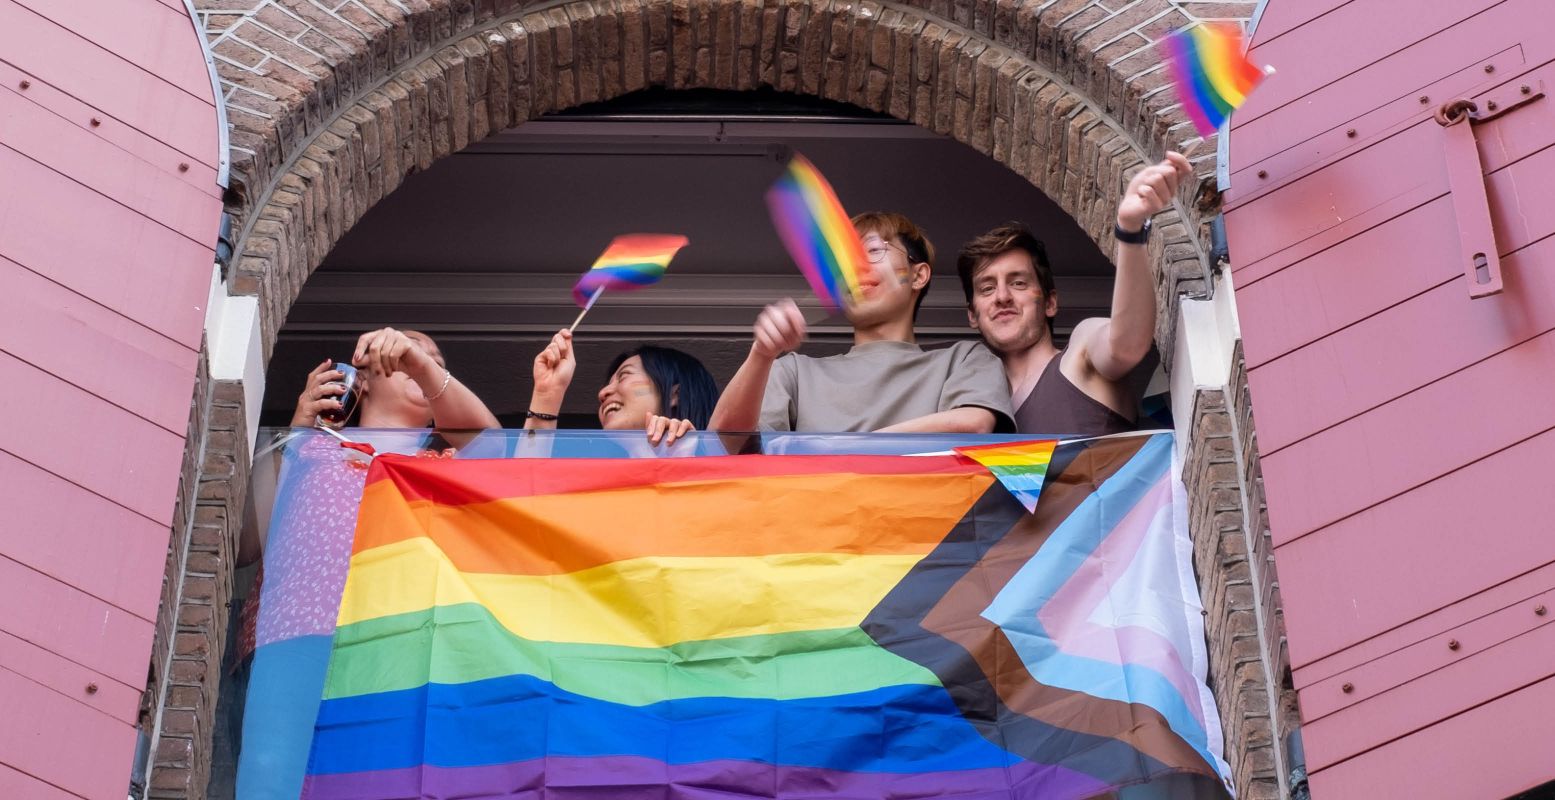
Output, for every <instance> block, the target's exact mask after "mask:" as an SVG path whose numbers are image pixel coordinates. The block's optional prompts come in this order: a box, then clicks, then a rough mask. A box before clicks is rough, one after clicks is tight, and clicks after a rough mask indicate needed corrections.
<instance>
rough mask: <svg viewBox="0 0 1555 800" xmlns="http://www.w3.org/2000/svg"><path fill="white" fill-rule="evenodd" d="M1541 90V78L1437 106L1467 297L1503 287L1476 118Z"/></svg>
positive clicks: (1498, 112)
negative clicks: (1466, 281)
mask: <svg viewBox="0 0 1555 800" xmlns="http://www.w3.org/2000/svg"><path fill="white" fill-rule="evenodd" d="M1543 96H1544V84H1543V83H1539V82H1535V83H1525V84H1519V85H1511V86H1505V87H1502V88H1501V89H1500V90H1498V91H1496V92H1494V93H1492V94H1491V95H1490V96H1489V97H1487V98H1482V99H1481V101H1480V102H1479V103H1476V102H1475V101H1473V100H1469V99H1466V98H1465V99H1458V100H1453V101H1451V102H1448V103H1444V104H1443V105H1442V107H1441V108H1439V109H1437V110H1436V121H1437V123H1438V124H1440V125H1441V126H1442V131H1443V137H1444V138H1443V143H1442V149H1443V152H1444V154H1445V155H1446V157H1447V185H1448V188H1449V189H1450V190H1451V192H1452V209H1453V215H1454V216H1455V217H1456V218H1457V220H1458V247H1459V252H1460V254H1461V257H1462V259H1463V262H1462V263H1463V271H1464V274H1465V275H1467V276H1468V279H1469V297H1474V298H1477V297H1489V296H1490V295H1494V294H1500V293H1501V289H1502V285H1501V256H1500V253H1499V251H1497V250H1496V230H1495V225H1494V224H1493V223H1492V222H1491V219H1490V198H1489V197H1488V196H1487V194H1486V192H1485V170H1484V167H1483V166H1482V165H1481V164H1480V160H1479V146H1478V144H1477V143H1476V142H1475V140H1474V124H1475V123H1479V122H1485V121H1487V120H1491V119H1494V118H1496V117H1499V116H1501V115H1502V114H1505V113H1506V112H1508V111H1511V110H1512V109H1514V108H1517V107H1518V106H1521V105H1523V104H1525V103H1529V102H1532V101H1534V100H1537V99H1539V98H1540V97H1543Z"/></svg>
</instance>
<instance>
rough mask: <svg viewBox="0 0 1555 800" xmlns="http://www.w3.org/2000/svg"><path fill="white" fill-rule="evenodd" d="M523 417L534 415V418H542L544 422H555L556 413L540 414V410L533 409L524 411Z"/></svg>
mask: <svg viewBox="0 0 1555 800" xmlns="http://www.w3.org/2000/svg"><path fill="white" fill-rule="evenodd" d="M524 417H525V418H526V419H527V418H529V417H534V418H535V419H538V420H544V421H546V422H555V421H556V415H555V414H541V413H540V412H538V411H533V410H531V411H527V412H525V413H524Z"/></svg>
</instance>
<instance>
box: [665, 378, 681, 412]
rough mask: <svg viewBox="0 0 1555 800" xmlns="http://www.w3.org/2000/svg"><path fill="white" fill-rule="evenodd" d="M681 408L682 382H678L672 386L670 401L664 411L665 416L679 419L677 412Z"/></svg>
mask: <svg viewBox="0 0 1555 800" xmlns="http://www.w3.org/2000/svg"><path fill="white" fill-rule="evenodd" d="M679 408H680V384H678V383H677V384H675V385H674V386H671V387H670V401H669V404H668V405H667V406H666V407H665V409H664V411H665V412H666V413H665V414H664V416H666V417H674V418H676V419H679V415H678V414H676V413H675V412H676V411H677V410H678V409H679Z"/></svg>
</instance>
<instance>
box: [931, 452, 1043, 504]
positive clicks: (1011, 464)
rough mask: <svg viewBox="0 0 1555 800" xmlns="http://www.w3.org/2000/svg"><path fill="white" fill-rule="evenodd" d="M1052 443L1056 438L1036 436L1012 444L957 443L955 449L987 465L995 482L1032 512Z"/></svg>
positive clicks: (1038, 494)
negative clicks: (1034, 438)
mask: <svg viewBox="0 0 1555 800" xmlns="http://www.w3.org/2000/svg"><path fill="white" fill-rule="evenodd" d="M1056 447H1058V440H1057V439H1038V440H1035V441H1030V442H1015V443H1013V444H985V445H978V446H975V447H957V448H956V452H957V453H959V454H960V455H963V456H966V457H967V458H970V459H972V460H973V461H976V462H977V463H979V464H982V465H983V466H985V467H987V468H988V471H989V472H992V473H993V476H994V477H995V478H998V479H999V483H1001V484H1003V485H1004V488H1006V489H1008V490H1009V492H1010V494H1012V495H1015V499H1016V500H1019V501H1020V504H1021V505H1023V506H1025V507H1026V511H1027V512H1030V513H1034V512H1035V511H1036V510H1037V498H1038V497H1039V496H1040V495H1041V494H1042V482H1043V481H1044V480H1045V479H1046V478H1047V467H1048V464H1049V463H1051V462H1052V460H1053V449H1054V448H1056Z"/></svg>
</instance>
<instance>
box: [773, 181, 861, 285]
mask: <svg viewBox="0 0 1555 800" xmlns="http://www.w3.org/2000/svg"><path fill="white" fill-rule="evenodd" d="M767 210H768V212H770V213H771V215H772V225H773V227H775V228H776V229H777V232H778V237H779V238H781V239H782V240H783V246H784V247H786V248H787V249H788V253H789V255H790V256H791V257H792V258H793V259H794V263H795V264H797V265H798V266H799V271H800V272H802V273H803V274H804V276H805V279H806V280H808V281H809V282H810V288H811V290H813V291H814V292H815V296H816V297H818V298H820V300H821V302H822V303H823V304H825V305H826V307H827V308H830V309H833V310H835V309H837V308H840V307H841V306H842V304H843V302H844V300H856V299H858V297H859V276H860V275H861V274H863V272H864V271H865V270H868V269H869V266H868V262H867V261H866V259H865V258H864V246H863V245H862V244H861V243H860V242H859V236H858V231H856V230H854V228H853V223H852V222H851V221H850V220H849V219H848V214H847V212H846V211H843V209H842V203H841V202H839V201H838V200H837V194H836V192H833V191H832V188H831V184H829V183H827V182H826V178H825V177H824V176H822V175H821V172H820V170H818V169H816V168H815V165H814V164H811V163H810V162H809V160H808V159H806V158H805V157H804V156H801V155H798V154H795V155H794V157H793V159H792V160H791V161H789V162H788V169H787V170H786V171H784V173H783V174H782V175H781V176H779V177H778V179H777V180H776V181H775V182H773V184H772V188H771V189H768V190H767Z"/></svg>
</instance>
